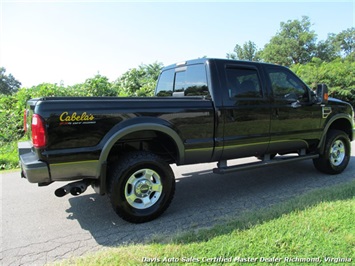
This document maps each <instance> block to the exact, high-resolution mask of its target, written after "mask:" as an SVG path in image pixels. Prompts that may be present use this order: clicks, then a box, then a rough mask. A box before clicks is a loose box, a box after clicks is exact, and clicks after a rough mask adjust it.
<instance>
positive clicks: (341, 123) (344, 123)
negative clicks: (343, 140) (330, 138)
mask: <svg viewBox="0 0 355 266" xmlns="http://www.w3.org/2000/svg"><path fill="white" fill-rule="evenodd" d="M331 129H338V130H341V131H344V132H345V133H346V134H347V135H348V136H349V139H350V141H353V139H352V138H353V134H352V128H351V123H350V122H349V121H348V120H347V119H344V118H341V119H337V120H335V121H334V122H333V123H332V124H331V125H330V127H329V129H328V131H329V130H331Z"/></svg>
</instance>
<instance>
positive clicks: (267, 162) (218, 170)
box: [213, 154, 319, 174]
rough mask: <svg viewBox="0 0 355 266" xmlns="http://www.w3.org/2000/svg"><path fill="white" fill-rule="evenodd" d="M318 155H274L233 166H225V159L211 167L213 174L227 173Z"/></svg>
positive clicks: (301, 159)
mask: <svg viewBox="0 0 355 266" xmlns="http://www.w3.org/2000/svg"><path fill="white" fill-rule="evenodd" d="M318 157H319V154H309V155H301V156H292V157H282V156H280V157H279V158H278V157H276V158H274V159H272V160H263V161H261V162H254V163H247V164H241V165H234V166H227V162H226V161H220V162H218V164H217V166H218V167H217V168H214V169H213V173H215V174H228V173H232V172H237V171H242V170H248V169H255V168H260V167H265V166H272V165H277V164H284V163H290V162H298V161H303V160H308V159H316V158H318Z"/></svg>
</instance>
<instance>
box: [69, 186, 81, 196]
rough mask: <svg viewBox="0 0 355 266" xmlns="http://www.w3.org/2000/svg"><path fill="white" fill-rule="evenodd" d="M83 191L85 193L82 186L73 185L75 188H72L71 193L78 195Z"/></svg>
mask: <svg viewBox="0 0 355 266" xmlns="http://www.w3.org/2000/svg"><path fill="white" fill-rule="evenodd" d="M81 193H83V190H82V189H81V188H80V187H73V188H72V189H71V190H70V194H72V195H73V196H78V195H80V194H81Z"/></svg>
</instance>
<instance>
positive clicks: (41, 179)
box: [18, 141, 51, 183]
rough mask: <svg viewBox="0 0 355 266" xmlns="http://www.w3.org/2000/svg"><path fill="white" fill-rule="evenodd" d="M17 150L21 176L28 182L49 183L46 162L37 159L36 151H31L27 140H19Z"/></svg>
mask: <svg viewBox="0 0 355 266" xmlns="http://www.w3.org/2000/svg"><path fill="white" fill-rule="evenodd" d="M18 152H19V156H20V166H21V176H22V177H24V178H26V179H27V180H28V181H29V182H30V183H49V182H50V181H51V180H50V175H49V170H48V166H47V164H46V163H45V162H42V161H40V160H39V159H38V157H37V155H36V153H34V152H33V151H32V149H31V143H30V142H29V141H25V142H19V143H18Z"/></svg>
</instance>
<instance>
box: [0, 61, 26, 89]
mask: <svg viewBox="0 0 355 266" xmlns="http://www.w3.org/2000/svg"><path fill="white" fill-rule="evenodd" d="M5 72H6V69H5V68H4V67H0V94H6V95H9V94H13V93H15V92H16V91H17V90H18V89H19V88H20V86H21V82H19V81H18V80H16V79H15V78H14V76H12V75H11V74H9V75H6V74H5Z"/></svg>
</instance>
